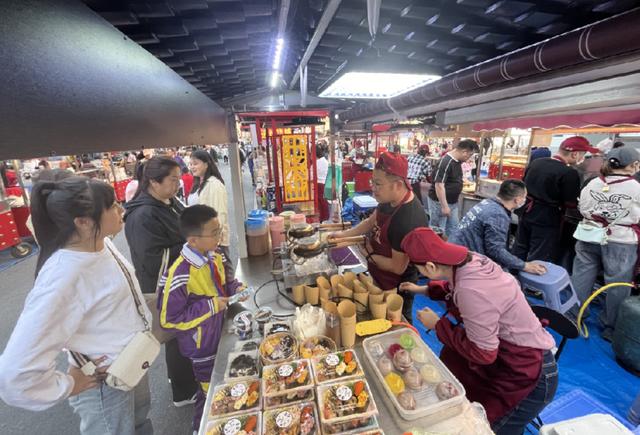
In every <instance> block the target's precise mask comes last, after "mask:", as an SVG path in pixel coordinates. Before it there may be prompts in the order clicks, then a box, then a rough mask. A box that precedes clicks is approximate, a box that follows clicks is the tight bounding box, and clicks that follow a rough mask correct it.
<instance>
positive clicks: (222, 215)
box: [187, 150, 240, 285]
mask: <svg viewBox="0 0 640 435" xmlns="http://www.w3.org/2000/svg"><path fill="white" fill-rule="evenodd" d="M189 169H190V170H191V173H192V174H193V176H194V181H193V187H192V188H191V194H190V195H189V199H188V201H187V205H189V206H192V205H196V204H203V205H208V206H209V207H212V208H213V209H214V210H215V211H216V212H218V221H219V222H220V225H221V226H222V235H221V236H220V244H219V246H218V252H219V253H220V254H222V256H223V259H224V268H225V276H226V277H227V281H232V280H234V278H235V268H234V266H233V263H232V261H231V256H230V253H229V244H230V234H229V199H228V194H227V188H226V187H225V185H224V180H223V179H222V175H221V174H220V170H219V169H218V166H217V165H216V164H215V162H214V161H213V159H212V158H211V154H209V153H208V152H206V151H205V150H196V151H194V152H192V153H191V160H190V162H189ZM238 285H240V283H239V282H238Z"/></svg>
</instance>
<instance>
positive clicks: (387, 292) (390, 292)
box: [382, 289, 398, 301]
mask: <svg viewBox="0 0 640 435" xmlns="http://www.w3.org/2000/svg"><path fill="white" fill-rule="evenodd" d="M382 294H383V295H384V300H385V301H388V300H389V296H392V295H397V294H398V290H396V289H392V290H384V291H383V292H382Z"/></svg>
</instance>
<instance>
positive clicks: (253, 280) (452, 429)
mask: <svg viewBox="0 0 640 435" xmlns="http://www.w3.org/2000/svg"><path fill="white" fill-rule="evenodd" d="M249 270H250V271H251V275H248V274H245V272H246V271H249ZM270 270H271V259H270V258H269V257H268V256H265V257H260V258H251V259H247V260H244V259H243V260H242V261H241V262H240V263H239V265H238V269H237V277H238V278H239V279H240V280H242V281H243V282H245V283H246V284H248V285H250V286H253V287H254V288H258V287H259V286H260V285H261V284H263V283H265V282H267V281H268V280H269V279H270V278H271V275H270ZM280 286H281V291H284V289H283V288H282V284H280ZM256 301H257V303H258V305H259V307H266V306H268V307H270V308H271V309H272V310H273V312H274V314H275V315H277V316H279V315H293V314H294V312H295V306H293V305H292V304H291V303H290V302H288V301H287V300H286V299H284V298H283V297H282V296H281V295H280V294H278V291H277V288H276V286H275V283H270V284H269V285H266V286H264V287H263V288H262V289H261V290H260V291H259V292H258V294H257V296H256ZM257 308H258V307H256V305H255V304H254V301H253V299H250V300H248V301H246V302H244V303H242V304H234V305H232V306H230V307H229V308H228V310H227V314H226V317H225V323H224V330H223V335H222V339H221V340H220V345H219V347H218V359H217V360H216V365H215V368H214V371H213V374H212V377H211V384H210V388H209V394H208V396H207V401H206V404H205V408H204V413H203V420H202V424H201V425H200V434H202V435H205V434H206V423H207V417H208V411H209V409H210V408H211V403H212V398H213V391H214V389H215V386H217V385H219V384H222V383H224V375H225V370H226V366H227V356H228V354H229V353H230V352H232V351H233V349H234V347H235V345H236V343H237V342H238V340H239V337H238V336H237V335H236V334H235V332H234V330H233V324H232V320H233V317H234V316H235V315H236V314H238V313H239V312H241V311H244V310H250V311H255V310H256V309H257ZM260 338H261V336H260V334H259V332H258V331H257V329H256V330H255V331H254V332H253V335H252V336H251V337H249V338H248V340H249V339H260ZM354 350H355V352H356V354H357V356H358V358H359V360H360V361H362V362H363V367H364V369H365V370H364V371H365V378H366V380H367V382H368V384H369V385H370V387H371V392H372V394H373V397H374V399H375V403H376V405H377V407H378V412H379V414H378V423H379V425H380V428H381V429H382V430H383V431H384V433H385V434H387V435H396V434H402V433H404V432H406V431H411V430H412V429H415V430H420V431H432V432H437V433H456V434H461V435H466V434H469V435H484V434H492V433H493V432H492V431H491V429H490V427H489V424H488V422H487V421H486V417H485V416H484V410H483V409H482V407H481V406H480V405H478V404H472V403H469V401H468V400H467V399H466V398H465V399H464V404H463V407H462V412H461V413H460V414H458V415H456V416H454V417H451V418H449V419H446V420H443V421H440V422H438V423H436V424H433V423H432V422H431V421H429V419H424V418H418V419H416V420H412V421H408V420H404V419H403V418H401V417H400V415H399V414H398V412H397V411H396V410H395V408H393V407H392V405H391V403H390V401H389V400H388V398H387V396H386V393H385V391H384V390H383V388H382V386H381V385H380V384H379V383H378V381H377V379H376V378H375V374H374V373H373V370H372V367H371V366H370V365H369V363H368V361H367V358H366V356H365V354H364V349H363V347H362V340H361V339H358V340H357V341H356V345H355V346H354ZM318 433H320V432H318Z"/></svg>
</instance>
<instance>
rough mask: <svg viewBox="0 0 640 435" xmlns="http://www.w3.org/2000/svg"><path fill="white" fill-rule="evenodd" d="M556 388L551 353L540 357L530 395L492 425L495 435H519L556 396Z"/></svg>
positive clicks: (555, 372) (556, 376)
mask: <svg viewBox="0 0 640 435" xmlns="http://www.w3.org/2000/svg"><path fill="white" fill-rule="evenodd" d="M557 388H558V366H557V365H556V359H555V358H554V356H553V354H552V353H551V351H548V350H546V351H545V352H544V354H543V356H542V370H541V371H540V377H539V378H538V384H537V385H536V387H535V388H534V389H533V391H532V392H531V393H529V395H528V396H527V397H525V398H524V399H522V401H521V402H520V403H518V404H517V405H516V407H515V408H513V409H512V410H511V411H510V412H509V413H508V414H507V415H505V416H504V417H502V418H501V419H500V420H498V421H497V422H496V423H494V424H493V426H492V427H491V429H493V431H494V432H495V433H496V435H521V434H522V433H523V432H524V429H525V428H526V427H527V425H528V424H529V423H531V421H532V420H533V419H534V418H536V416H538V415H539V414H540V412H542V410H543V409H544V408H545V406H547V405H548V404H549V403H550V402H551V401H552V400H553V397H554V396H555V395H556V389H557Z"/></svg>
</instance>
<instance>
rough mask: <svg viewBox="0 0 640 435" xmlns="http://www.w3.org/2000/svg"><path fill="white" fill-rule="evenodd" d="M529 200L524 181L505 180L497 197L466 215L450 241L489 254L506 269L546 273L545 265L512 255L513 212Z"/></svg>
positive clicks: (474, 207)
mask: <svg viewBox="0 0 640 435" xmlns="http://www.w3.org/2000/svg"><path fill="white" fill-rule="evenodd" d="M526 198H527V188H526V187H525V184H524V183H523V182H522V181H520V180H513V179H509V180H505V181H503V182H502V184H501V185H500V190H499V191H498V195H497V196H496V197H495V198H489V199H485V200H483V201H481V202H480V203H479V204H476V205H475V206H473V208H472V209H471V210H469V211H468V212H467V214H466V215H465V216H464V217H463V218H462V221H461V222H460V225H459V227H458V230H457V231H456V232H455V233H454V234H453V235H452V236H451V237H450V238H449V242H451V243H455V244H456V245H461V246H466V247H467V248H469V249H470V250H471V251H474V252H477V253H479V254H482V255H486V256H487V257H489V258H490V259H492V260H493V261H495V262H496V263H498V264H499V265H500V266H502V267H503V268H505V269H509V270H514V271H520V270H523V271H525V272H529V273H534V274H536V275H542V274H544V273H546V271H547V270H546V268H545V267H544V265H542V264H540V263H536V262H533V261H531V262H525V261H523V260H521V259H519V258H518V257H516V256H515V255H513V254H511V253H510V252H509V246H508V245H509V225H510V224H511V212H512V211H513V210H515V209H517V208H519V207H522V205H524V203H525V201H526Z"/></svg>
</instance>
